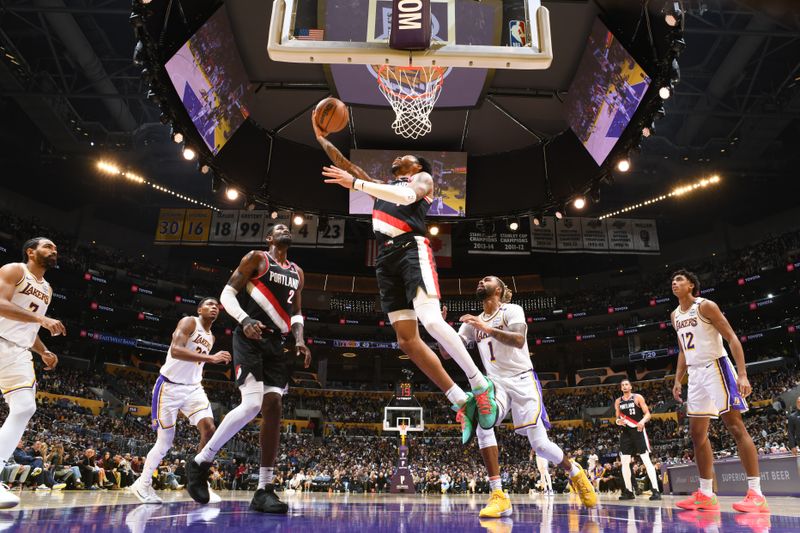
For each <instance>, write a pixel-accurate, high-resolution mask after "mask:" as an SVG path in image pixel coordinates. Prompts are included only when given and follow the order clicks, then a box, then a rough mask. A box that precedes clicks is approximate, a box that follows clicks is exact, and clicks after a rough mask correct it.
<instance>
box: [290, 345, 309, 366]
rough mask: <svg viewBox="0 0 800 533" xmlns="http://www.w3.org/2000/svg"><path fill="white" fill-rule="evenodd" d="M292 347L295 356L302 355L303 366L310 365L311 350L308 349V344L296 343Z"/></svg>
mask: <svg viewBox="0 0 800 533" xmlns="http://www.w3.org/2000/svg"><path fill="white" fill-rule="evenodd" d="M294 349H295V355H297V357H300V356H301V355H302V356H303V368H308V367H309V366H311V350H309V349H308V346H306V345H305V343H302V344H297V345H296V346H295V347H294Z"/></svg>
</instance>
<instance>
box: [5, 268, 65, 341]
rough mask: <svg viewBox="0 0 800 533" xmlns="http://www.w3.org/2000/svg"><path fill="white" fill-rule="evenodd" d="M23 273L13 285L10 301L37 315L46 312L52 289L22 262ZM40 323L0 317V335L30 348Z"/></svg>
mask: <svg viewBox="0 0 800 533" xmlns="http://www.w3.org/2000/svg"><path fill="white" fill-rule="evenodd" d="M22 270H23V272H24V273H23V275H22V278H21V279H20V280H19V281H18V282H17V285H16V287H14V294H13V296H11V303H13V304H15V305H18V306H20V307H22V308H23V309H27V310H28V311H31V312H33V313H36V314H37V315H44V314H45V313H47V308H48V307H49V306H50V300H51V299H52V297H53V290H52V289H51V288H50V284H49V283H47V281H45V280H44V278H42V279H37V278H36V276H34V275H33V274H31V271H30V270H28V267H27V266H26V265H25V264H24V263H23V264H22ZM39 327H40V325H39V324H38V323H37V322H19V321H17V320H11V319H8V318H4V317H0V337H2V338H3V339H5V340H7V341H10V342H13V343H14V344H16V345H17V346H22V347H23V348H30V347H31V346H33V343H34V341H35V340H36V334H37V333H39Z"/></svg>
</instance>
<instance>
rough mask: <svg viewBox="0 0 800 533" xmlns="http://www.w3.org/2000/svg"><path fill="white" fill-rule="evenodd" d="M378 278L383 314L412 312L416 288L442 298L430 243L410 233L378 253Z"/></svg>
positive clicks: (376, 269) (392, 241) (385, 246)
mask: <svg viewBox="0 0 800 533" xmlns="http://www.w3.org/2000/svg"><path fill="white" fill-rule="evenodd" d="M375 274H376V277H377V278H378V290H379V291H380V295H381V309H382V310H383V312H384V313H391V312H392V311H401V310H403V309H413V308H414V307H413V304H412V301H413V300H414V297H415V296H416V295H417V288H420V287H421V288H422V290H424V291H425V292H426V293H427V294H428V296H430V297H431V298H439V275H438V274H437V273H436V261H435V260H434V259H433V250H431V246H430V243H429V242H428V239H426V238H425V237H422V236H420V235H413V234H410V233H407V234H404V235H401V236H400V237H397V238H395V239H392V240H389V241H387V242H386V243H385V244H384V245H383V246H381V249H380V250H379V252H378V257H377V259H376V261H375Z"/></svg>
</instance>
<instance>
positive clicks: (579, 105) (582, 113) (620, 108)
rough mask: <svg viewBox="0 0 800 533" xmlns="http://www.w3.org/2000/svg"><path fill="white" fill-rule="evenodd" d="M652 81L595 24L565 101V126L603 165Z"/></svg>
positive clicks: (611, 37) (601, 25) (614, 39)
mask: <svg viewBox="0 0 800 533" xmlns="http://www.w3.org/2000/svg"><path fill="white" fill-rule="evenodd" d="M650 81H651V80H650V77H649V76H648V75H647V74H646V73H645V71H644V70H643V69H642V67H640V66H639V64H638V63H637V62H636V61H635V60H634V59H633V57H632V56H631V55H630V54H629V53H628V51H627V50H625V48H624V47H623V46H622V44H620V42H619V41H618V40H617V38H616V37H614V34H613V33H611V31H610V30H609V29H608V28H606V27H605V25H604V24H603V23H602V22H600V19H597V20H596V21H595V23H594V26H593V27H592V32H591V33H590V34H589V42H588V43H587V45H586V49H585V50H584V52H583V57H582V58H581V62H580V65H578V72H577V73H576V74H575V78H574V79H573V80H572V84H571V85H570V88H569V94H568V96H567V101H566V108H567V121H568V122H569V125H570V128H572V131H574V132H575V135H577V136H578V138H579V139H580V140H581V142H582V143H583V146H585V147H586V150H588V151H589V153H590V154H591V156H592V158H593V159H594V160H595V162H596V163H597V164H598V165H602V164H603V161H605V159H606V157H608V154H609V153H610V152H611V150H612V149H613V148H614V145H615V144H617V141H619V138H620V137H621V136H622V132H624V131H625V128H626V127H627V126H628V124H629V123H630V121H631V118H633V114H634V113H636V109H637V108H638V107H639V104H640V103H641V101H642V98H643V97H644V94H645V93H646V92H647V89H648V87H650Z"/></svg>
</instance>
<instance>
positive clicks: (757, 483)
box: [747, 477, 763, 496]
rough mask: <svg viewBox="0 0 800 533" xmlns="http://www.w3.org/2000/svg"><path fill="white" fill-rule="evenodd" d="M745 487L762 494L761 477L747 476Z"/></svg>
mask: <svg viewBox="0 0 800 533" xmlns="http://www.w3.org/2000/svg"><path fill="white" fill-rule="evenodd" d="M747 488H748V489H750V490H752V491H753V492H755V493H756V494H758V495H759V496H763V494H762V493H761V478H760V477H748V478H747Z"/></svg>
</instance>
